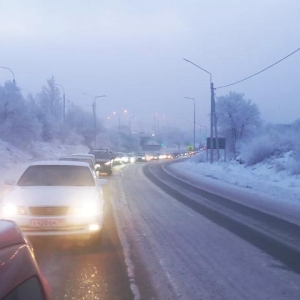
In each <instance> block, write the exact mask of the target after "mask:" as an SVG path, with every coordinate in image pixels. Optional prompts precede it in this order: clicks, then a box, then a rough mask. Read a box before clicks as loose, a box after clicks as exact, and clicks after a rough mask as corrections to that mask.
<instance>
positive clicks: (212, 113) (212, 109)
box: [184, 58, 219, 163]
mask: <svg viewBox="0 0 300 300" xmlns="http://www.w3.org/2000/svg"><path fill="white" fill-rule="evenodd" d="M184 60H185V61H186V62H188V63H190V64H192V65H194V66H195V67H197V68H199V69H201V70H202V71H204V72H205V73H207V74H209V76H210V93H211V97H210V163H213V161H214V158H213V156H214V151H213V136H214V134H213V128H214V122H215V133H216V146H217V150H218V151H217V152H218V159H219V143H218V134H217V126H216V118H215V89H214V84H213V82H212V73H210V72H208V71H207V70H205V69H203V68H202V67H200V66H198V65H196V64H195V63H193V62H191V61H189V60H187V59H185V58H184Z"/></svg>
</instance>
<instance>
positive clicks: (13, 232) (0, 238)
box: [0, 220, 26, 249]
mask: <svg viewBox="0 0 300 300" xmlns="http://www.w3.org/2000/svg"><path fill="white" fill-rule="evenodd" d="M25 243H26V240H25V238H24V236H23V234H22V231H21V230H20V228H19V227H18V226H17V225H16V223H15V222H13V221H10V220H0V249H1V248H6V247H10V246H12V245H16V244H25Z"/></svg>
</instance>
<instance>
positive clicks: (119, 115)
mask: <svg viewBox="0 0 300 300" xmlns="http://www.w3.org/2000/svg"><path fill="white" fill-rule="evenodd" d="M122 112H123V113H124V114H126V113H128V110H127V109H124V110H123V111H122ZM113 114H114V115H118V131H119V132H121V113H117V112H115V111H114V112H113Z"/></svg>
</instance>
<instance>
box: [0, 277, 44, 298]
mask: <svg viewBox="0 0 300 300" xmlns="http://www.w3.org/2000/svg"><path fill="white" fill-rule="evenodd" d="M30 299H32V300H33V299H34V300H43V299H46V298H45V296H44V293H43V290H42V287H41V283H40V281H39V280H38V279H37V278H36V277H31V278H30V279H28V280H26V281H25V282H23V283H22V284H20V285H19V286H18V287H17V288H15V289H14V290H13V291H11V292H10V293H9V294H8V295H7V296H5V297H4V298H3V300H30Z"/></svg>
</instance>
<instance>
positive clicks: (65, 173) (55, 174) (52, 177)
mask: <svg viewBox="0 0 300 300" xmlns="http://www.w3.org/2000/svg"><path fill="white" fill-rule="evenodd" d="M17 184H18V185H19V186H94V185H95V181H94V179H93V176H92V174H91V172H90V170H89V169H88V168H87V167H82V166H66V165H38V166H30V167H29V168H28V169H27V170H26V171H25V172H24V173H23V175H22V176H21V178H20V179H19V181H18V183H17Z"/></svg>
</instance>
